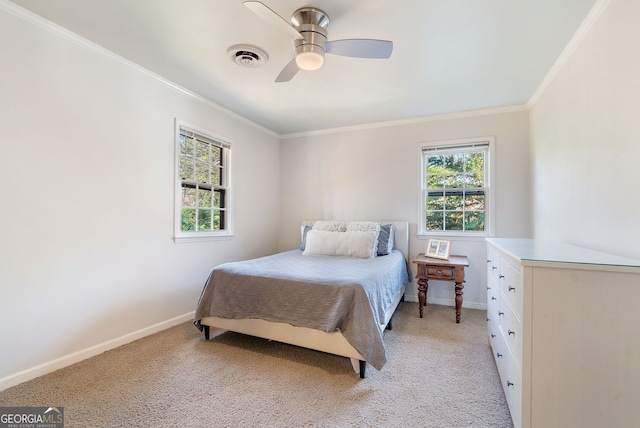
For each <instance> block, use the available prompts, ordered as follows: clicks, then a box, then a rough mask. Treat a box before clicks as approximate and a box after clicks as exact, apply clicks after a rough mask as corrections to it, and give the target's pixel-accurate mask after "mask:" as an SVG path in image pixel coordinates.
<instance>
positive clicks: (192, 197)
mask: <svg viewBox="0 0 640 428" xmlns="http://www.w3.org/2000/svg"><path fill="white" fill-rule="evenodd" d="M182 206H183V207H195V206H196V189H195V188H194V187H187V186H184V185H183V186H182ZM194 218H195V217H194Z"/></svg>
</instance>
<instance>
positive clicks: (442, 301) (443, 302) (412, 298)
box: [404, 294, 487, 311]
mask: <svg viewBox="0 0 640 428" xmlns="http://www.w3.org/2000/svg"><path fill="white" fill-rule="evenodd" d="M404 300H405V301H407V302H416V303H418V296H415V295H409V294H405V296H404ZM430 303H433V304H434V305H443V306H455V305H456V302H455V300H453V299H437V298H435V297H429V299H428V300H427V304H430ZM462 307H463V308H469V309H480V310H482V311H486V310H487V303H486V302H485V303H478V302H468V301H466V300H463V301H462Z"/></svg>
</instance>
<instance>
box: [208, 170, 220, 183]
mask: <svg viewBox="0 0 640 428" xmlns="http://www.w3.org/2000/svg"><path fill="white" fill-rule="evenodd" d="M221 175H222V170H221V168H213V169H212V170H211V184H222V183H221V182H220V177H221Z"/></svg>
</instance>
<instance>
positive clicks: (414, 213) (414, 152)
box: [280, 108, 530, 311]
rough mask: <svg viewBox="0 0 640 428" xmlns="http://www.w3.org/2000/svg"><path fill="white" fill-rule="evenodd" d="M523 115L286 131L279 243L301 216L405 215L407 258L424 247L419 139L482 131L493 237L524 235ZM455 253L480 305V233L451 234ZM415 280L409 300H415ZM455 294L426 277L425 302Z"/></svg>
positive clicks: (469, 299) (291, 242)
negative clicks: (491, 164) (465, 260)
mask: <svg viewBox="0 0 640 428" xmlns="http://www.w3.org/2000/svg"><path fill="white" fill-rule="evenodd" d="M528 120H529V118H528V111H527V110H526V109H524V108H509V109H502V110H496V111H485V112H477V113H475V114H458V115H452V116H443V117H440V118H430V119H428V120H427V119H425V120H424V121H407V122H402V123H396V124H393V123H390V124H387V125H386V126H380V127H373V126H372V127H368V128H367V127H361V128H357V129H356V128H352V129H342V130H334V132H327V133H323V134H319V133H315V134H309V135H305V136H296V137H293V136H292V137H288V138H284V139H283V140H282V142H281V148H280V150H281V158H280V162H281V163H280V167H281V177H280V180H281V193H280V195H281V201H282V202H281V229H280V249H281V250H285V249H291V248H295V247H296V246H297V245H299V236H300V235H299V224H300V222H301V221H302V220H309V219H335V220H404V221H408V222H409V223H410V235H411V236H410V255H411V257H412V258H413V257H415V256H416V255H417V254H418V253H420V252H424V250H425V247H426V241H425V240H420V239H418V238H417V237H416V224H417V221H418V205H419V203H418V201H419V175H420V156H419V152H418V144H419V143H421V142H428V141H441V140H452V139H462V138H471V137H482V136H495V142H496V158H495V159H494V161H495V163H496V176H495V177H494V178H495V181H494V185H495V192H496V193H495V198H496V227H495V236H500V237H528V236H529V233H530V218H529V211H530V209H529V152H528V133H529V128H528ZM453 252H454V253H458V254H466V255H467V256H468V257H469V259H470V267H469V268H467V270H466V285H465V289H464V306H466V307H475V308H486V275H485V266H486V250H485V243H484V240H482V239H475V240H473V239H454V243H453ZM413 274H414V276H415V269H414V273H413ZM415 287H416V284H415V281H414V283H413V287H412V289H411V290H409V291H408V292H407V299H409V300H417V292H416V289H415ZM453 297H454V294H453V285H452V284H451V283H445V282H438V281H430V283H429V294H428V299H429V301H431V302H434V303H442V304H453ZM416 311H417V307H416Z"/></svg>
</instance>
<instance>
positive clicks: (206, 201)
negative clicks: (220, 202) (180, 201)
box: [198, 189, 211, 208]
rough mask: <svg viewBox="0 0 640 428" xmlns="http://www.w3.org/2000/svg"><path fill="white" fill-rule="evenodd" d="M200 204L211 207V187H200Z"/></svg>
mask: <svg viewBox="0 0 640 428" xmlns="http://www.w3.org/2000/svg"><path fill="white" fill-rule="evenodd" d="M198 206H199V207H209V208H210V207H211V189H198Z"/></svg>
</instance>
